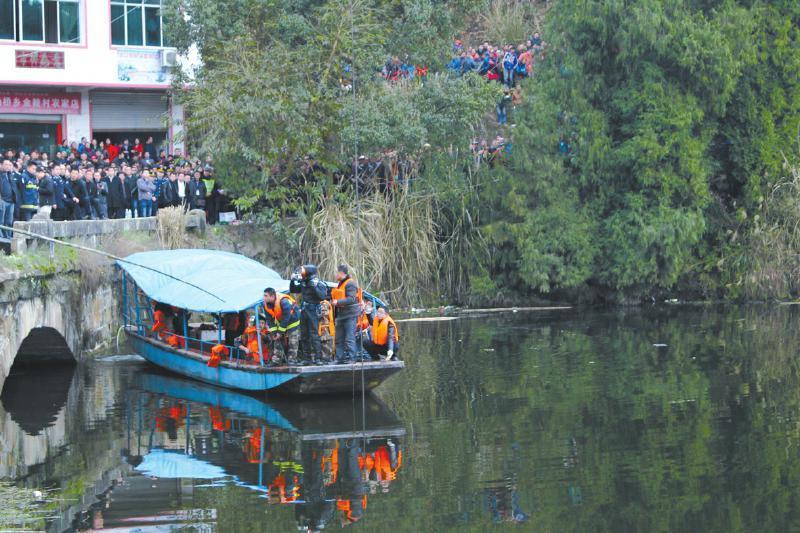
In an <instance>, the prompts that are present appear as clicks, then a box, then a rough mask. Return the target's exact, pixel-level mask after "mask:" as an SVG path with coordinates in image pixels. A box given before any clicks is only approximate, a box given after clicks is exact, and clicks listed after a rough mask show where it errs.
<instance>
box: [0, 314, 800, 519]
mask: <svg viewBox="0 0 800 533" xmlns="http://www.w3.org/2000/svg"><path fill="white" fill-rule="evenodd" d="M798 320H800V309H795V308H794V307H772V306H770V307H766V306H764V307H747V308H741V309H740V308H734V307H726V308H709V307H675V308H667V309H634V310H628V311H611V312H585V311H584V312H578V311H569V310H568V311H552V312H533V313H515V314H510V313H508V314H489V315H476V316H472V317H469V318H460V319H457V320H452V321H442V322H416V323H414V322H411V323H404V324H402V325H401V328H402V329H401V331H402V334H403V349H404V351H405V353H404V357H405V359H406V361H407V368H406V370H405V371H404V373H402V374H401V375H400V376H397V377H396V378H393V379H392V380H391V381H389V382H387V383H386V384H385V385H384V386H383V387H382V388H381V389H380V390H379V394H378V395H377V396H378V398H375V399H370V400H369V401H368V402H367V403H366V405H365V406H364V411H365V412H366V420H363V421H362V419H361V413H362V405H361V403H360V401H354V400H353V399H352V398H343V399H340V400H338V401H310V402H309V401H301V400H282V401H279V402H278V401H266V400H259V399H255V398H252V397H248V396H243V395H239V394H236V393H231V392H223V391H220V390H218V389H214V388H212V387H208V386H205V385H202V384H198V383H194V382H191V381H187V380H184V379H181V378H176V377H174V376H171V375H167V374H163V373H159V372H156V371H153V370H152V368H151V367H149V366H147V365H145V364H144V363H141V362H136V361H131V360H130V359H126V358H115V359H110V360H105V361H101V362H98V363H97V364H93V365H89V366H86V367H81V368H78V369H76V370H75V371H74V372H73V371H65V370H56V371H54V372H50V373H47V374H46V375H45V376H44V377H43V376H42V374H41V373H42V371H41V370H39V371H37V372H36V374H35V375H28V378H27V379H26V378H25V376H16V377H15V378H13V379H11V380H9V381H7V382H6V385H5V388H4V390H3V395H2V410H0V435H2V441H0V443H1V444H2V447H3V448H2V456H0V476H2V477H6V478H11V479H15V480H16V482H17V483H18V484H19V485H25V486H31V487H42V486H46V487H50V488H53V489H55V490H54V492H53V493H52V495H53V496H54V497H55V498H57V499H59V501H58V502H56V503H53V504H50V505H49V506H44V508H43V510H48V512H49V514H50V515H51V516H52V517H54V518H53V519H52V520H51V522H50V523H49V526H48V527H49V529H50V530H51V531H58V530H64V529H69V528H74V529H83V530H89V529H90V528H93V529H94V530H96V531H102V530H114V531H155V530H156V529H155V528H160V529H158V530H159V531H162V530H174V529H182V528H183V529H184V530H188V531H212V530H219V531H297V530H298V529H301V530H309V529H310V530H316V529H322V528H323V527H324V529H334V530H338V529H340V528H342V527H349V528H359V529H361V530H368V531H448V530H450V531H492V530H504V529H507V528H508V527H510V525H511V524H514V527H515V529H518V530H525V531H528V530H530V531H533V530H537V531H538V530H541V531H790V530H797V529H799V528H800V498H798V495H800V448H799V446H800V411H799V409H800V379H799V378H798V363H797V359H798V347H800V334H798V327H797V325H798ZM354 378H355V379H358V376H354Z"/></svg>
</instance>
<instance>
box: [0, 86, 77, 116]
mask: <svg viewBox="0 0 800 533" xmlns="http://www.w3.org/2000/svg"><path fill="white" fill-rule="evenodd" d="M0 113H37V114H55V115H80V114H81V95H80V94H78V93H34V92H16V91H0Z"/></svg>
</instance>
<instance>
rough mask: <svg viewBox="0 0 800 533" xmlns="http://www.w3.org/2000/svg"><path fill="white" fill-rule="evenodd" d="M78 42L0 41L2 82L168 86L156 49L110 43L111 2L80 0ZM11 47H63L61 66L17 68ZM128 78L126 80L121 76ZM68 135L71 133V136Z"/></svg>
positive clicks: (4, 83)
mask: <svg viewBox="0 0 800 533" xmlns="http://www.w3.org/2000/svg"><path fill="white" fill-rule="evenodd" d="M81 9H82V13H81V24H82V28H81V39H82V42H81V44H79V45H69V44H67V45H53V44H44V43H38V44H37V43H22V42H13V41H0V85H9V84H28V85H45V86H48V87H54V86H68V85H72V86H95V87H120V88H124V87H130V88H137V87H138V88H167V87H168V86H169V83H170V80H169V79H168V76H163V78H164V79H162V80H159V79H158V77H159V76H158V73H159V72H162V71H161V68H160V59H159V56H158V53H159V49H158V48H155V47H139V48H129V47H112V46H111V4H110V1H109V0H81ZM15 50H32V51H62V52H64V69H49V68H17V67H16V64H15V59H14V51H15ZM124 78H128V79H124ZM70 136H72V135H71V134H70Z"/></svg>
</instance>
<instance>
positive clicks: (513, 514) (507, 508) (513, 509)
mask: <svg viewBox="0 0 800 533" xmlns="http://www.w3.org/2000/svg"><path fill="white" fill-rule="evenodd" d="M512 449H513V450H514V454H513V457H512V461H509V460H504V461H503V479H501V480H497V481H494V482H491V483H490V485H493V486H489V487H487V488H486V489H484V495H485V497H486V506H487V507H488V509H489V512H490V513H491V514H492V520H493V521H494V522H516V523H522V522H527V521H528V518H529V517H528V515H527V514H526V513H525V512H524V511H523V510H522V509H521V508H520V506H519V493H518V492H517V472H516V468H514V465H513V464H512V463H516V462H518V459H519V457H518V456H519V445H517V444H514V445H513V446H512Z"/></svg>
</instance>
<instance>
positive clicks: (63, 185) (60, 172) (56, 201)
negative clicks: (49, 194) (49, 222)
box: [50, 164, 74, 220]
mask: <svg viewBox="0 0 800 533" xmlns="http://www.w3.org/2000/svg"><path fill="white" fill-rule="evenodd" d="M52 181H53V210H52V211H51V212H50V218H52V219H53V220H67V219H68V218H69V217H68V213H67V204H68V203H72V202H73V198H74V195H73V194H72V189H71V188H70V186H69V184H68V183H67V178H66V176H65V175H64V165H63V164H59V165H56V166H55V167H53V177H52Z"/></svg>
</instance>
